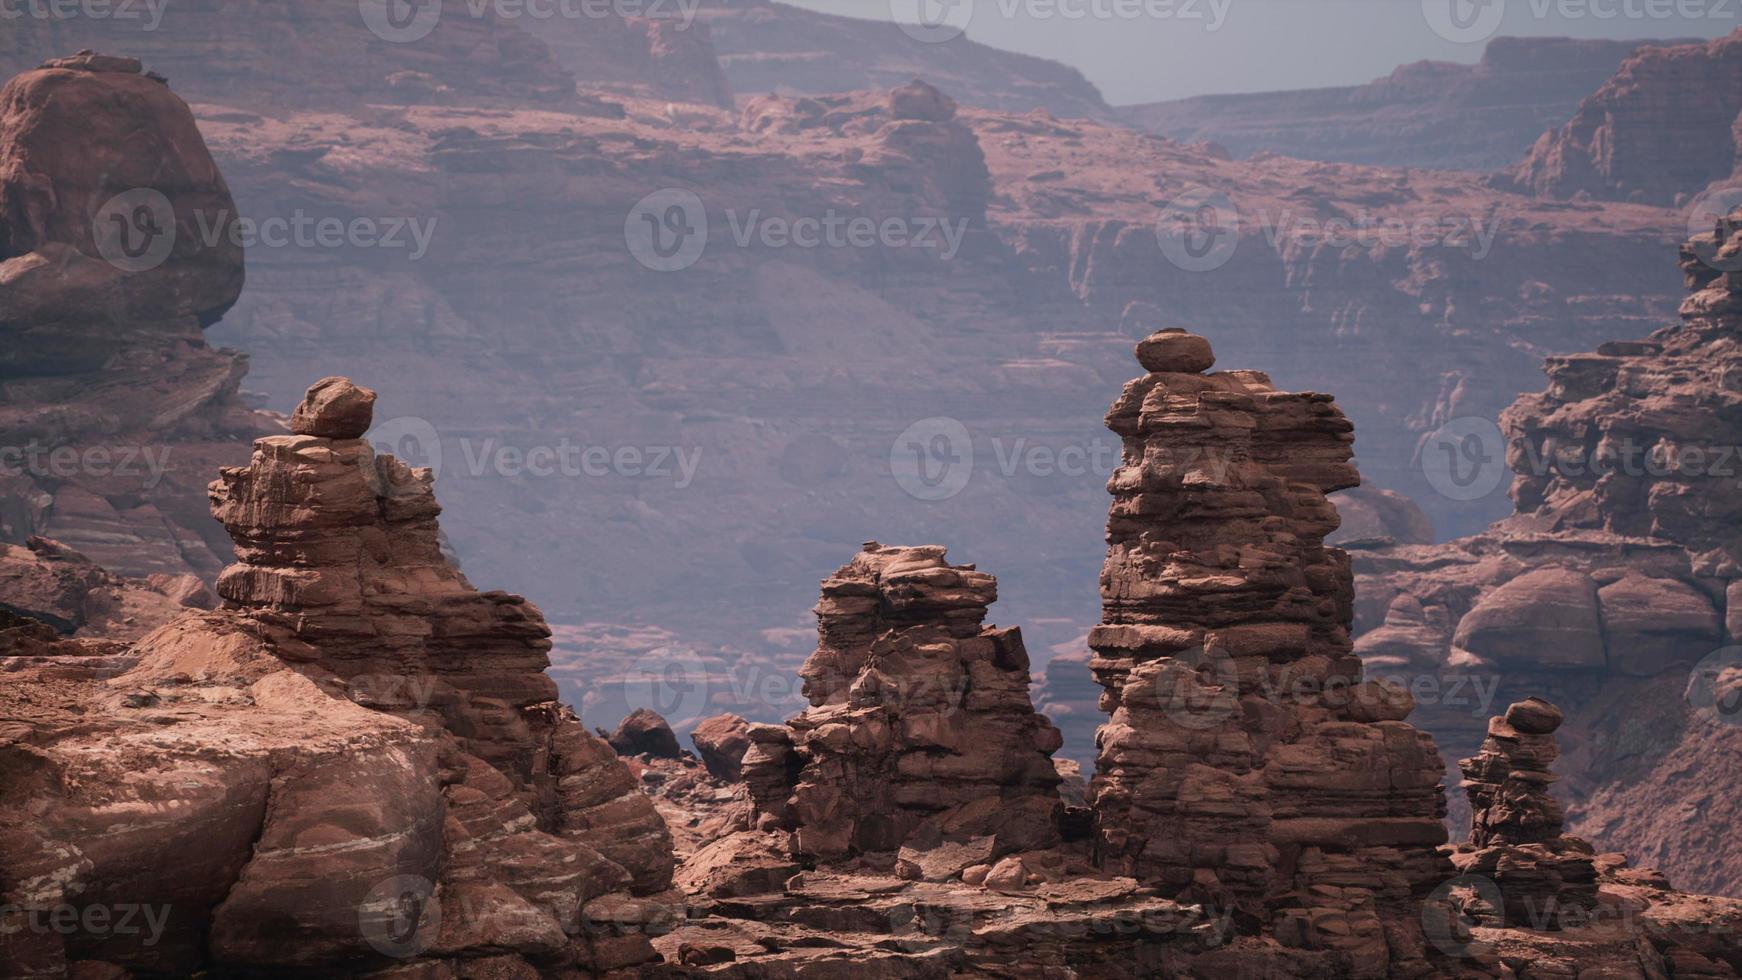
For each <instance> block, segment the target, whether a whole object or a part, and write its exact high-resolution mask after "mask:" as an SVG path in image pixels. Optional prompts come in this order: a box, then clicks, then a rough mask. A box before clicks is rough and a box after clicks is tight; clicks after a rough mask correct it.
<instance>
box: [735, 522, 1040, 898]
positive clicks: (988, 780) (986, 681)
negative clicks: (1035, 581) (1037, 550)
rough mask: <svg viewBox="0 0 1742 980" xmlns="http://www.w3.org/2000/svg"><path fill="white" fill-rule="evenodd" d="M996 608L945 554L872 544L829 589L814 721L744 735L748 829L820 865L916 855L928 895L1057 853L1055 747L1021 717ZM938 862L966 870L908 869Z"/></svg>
mask: <svg viewBox="0 0 1742 980" xmlns="http://www.w3.org/2000/svg"><path fill="white" fill-rule="evenodd" d="M997 597H998V584H997V581H996V580H995V579H994V578H993V577H992V576H990V575H988V574H986V573H985V572H981V571H978V570H976V569H975V568H974V566H972V565H951V564H949V563H948V562H947V561H945V560H944V549H943V548H939V547H919V548H898V547H884V546H882V545H879V544H877V543H875V542H873V543H871V544H867V545H866V546H865V550H864V551H863V552H861V553H860V554H859V555H857V556H855V557H854V559H853V560H852V561H851V562H850V563H848V564H847V565H845V566H843V567H842V568H841V569H840V571H838V572H836V573H835V575H834V576H833V577H831V578H829V579H828V580H826V581H824V582H823V590H822V602H821V603H820V604H819V605H818V606H817V622H818V626H817V633H818V643H817V649H816V652H815V653H813V654H812V655H811V658H810V660H809V661H807V662H806V663H805V666H804V669H803V670H802V671H801V672H800V673H801V676H802V677H803V678H804V692H805V696H806V697H807V698H808V699H809V700H810V703H811V707H810V708H808V709H806V710H805V711H804V712H802V713H801V714H800V715H798V717H796V718H794V719H792V721H791V722H790V724H789V727H788V729H786V730H784V731H769V730H768V727H771V726H765V727H764V728H762V729H752V730H751V731H750V738H751V741H752V742H753V743H754V746H755V748H753V750H752V754H750V755H748V756H746V757H745V760H744V768H745V778H746V780H747V781H748V782H749V784H750V786H751V788H752V795H753V798H754V800H755V803H756V806H757V809H758V813H759V816H758V820H757V825H758V826H760V827H782V828H784V829H787V830H791V831H793V832H794V834H795V837H796V846H797V849H798V851H799V852H800V853H801V854H804V855H806V856H807V857H809V858H812V859H817V860H839V859H842V858H848V857H852V856H854V855H859V854H874V853H884V854H888V853H892V852H896V851H900V852H902V856H903V859H904V860H907V859H908V855H909V853H910V852H911V853H912V854H913V855H915V856H916V857H915V858H914V859H913V868H914V871H913V874H914V876H915V877H925V878H928V879H930V878H933V877H934V876H938V875H941V876H943V877H950V876H953V875H955V874H959V873H960V872H961V871H962V870H963V869H965V868H967V867H969V866H970V865H974V864H983V863H988V862H990V861H991V860H992V859H993V858H996V857H1000V856H1002V855H1004V854H1008V853H1011V852H1015V851H1026V850H1041V849H1045V848H1047V847H1051V846H1053V845H1054V844H1056V843H1058V840H1059V819H1060V816H1061V811H1062V809H1063V804H1062V802H1061V801H1060V799H1059V795H1058V784H1059V776H1058V773H1057V771H1056V770H1055V769H1054V768H1053V765H1052V753H1053V752H1054V751H1056V750H1057V749H1058V747H1059V744H1060V739H1059V734H1058V730H1057V729H1056V728H1054V727H1053V726H1052V723H1051V722H1049V721H1047V720H1046V718H1045V717H1043V716H1041V715H1038V714H1036V713H1035V711H1034V705H1033V704H1032V703H1031V702H1030V701H1029V697H1028V684H1029V675H1028V670H1029V663H1028V652H1027V651H1026V650H1025V649H1024V648H1023V645H1022V633H1021V631H1020V630H1017V629H998V628H995V627H988V626H985V625H983V624H984V620H985V618H986V607H987V606H989V605H991V604H992V602H993V601H995V600H996V599H997ZM757 749H760V752H758V751H756V750H757ZM945 849H949V850H952V851H955V850H959V851H960V855H961V856H962V857H963V860H962V861H960V862H959V863H951V862H948V861H941V862H939V863H936V864H932V863H927V862H924V861H921V860H920V859H919V858H918V857H917V856H918V855H920V854H923V853H926V852H931V851H934V850H945ZM970 856H973V857H976V858H977V859H974V860H968V859H967V858H968V857H970ZM946 865H948V866H947V867H946ZM922 869H923V870H922Z"/></svg>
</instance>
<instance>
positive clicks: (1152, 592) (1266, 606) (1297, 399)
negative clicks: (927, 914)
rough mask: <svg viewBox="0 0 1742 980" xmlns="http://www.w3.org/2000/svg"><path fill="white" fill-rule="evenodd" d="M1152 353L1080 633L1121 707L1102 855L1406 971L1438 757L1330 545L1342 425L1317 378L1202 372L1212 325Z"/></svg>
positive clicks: (1108, 764)
mask: <svg viewBox="0 0 1742 980" xmlns="http://www.w3.org/2000/svg"><path fill="white" fill-rule="evenodd" d="M1138 350H1139V358H1140V359H1141V360H1142V361H1143V364H1144V366H1145V367H1146V368H1149V369H1150V373H1149V374H1147V375H1145V376H1143V377H1141V378H1139V379H1137V380H1135V381H1133V382H1131V383H1130V384H1128V385H1127V386H1126V388H1125V391H1124V393H1123V394H1122V395H1121V396H1120V397H1119V400H1118V401H1116V402H1115V403H1114V405H1113V409H1112V411H1111V412H1110V413H1109V414H1108V416H1107V424H1108V427H1109V428H1111V429H1112V430H1113V431H1114V432H1116V433H1118V434H1119V435H1120V437H1121V439H1122V440H1123V441H1124V446H1125V449H1124V459H1123V465H1122V466H1121V467H1120V468H1119V470H1118V472H1116V473H1115V474H1114V476H1113V479H1112V480H1111V481H1110V482H1109V484H1108V488H1109V490H1110V491H1111V492H1112V493H1113V496H1114V503H1113V507H1112V511H1111V516H1110V518H1109V520H1108V529H1107V539H1108V543H1109V549H1108V556H1107V566H1106V570H1105V571H1104V572H1103V573H1102V580H1101V584H1102V598H1103V609H1104V616H1103V621H1102V624H1101V625H1100V626H1098V627H1096V628H1095V629H1094V630H1093V631H1092V632H1091V633H1090V634H1089V643H1090V646H1092V647H1093V648H1094V650H1095V654H1096V656H1095V658H1094V659H1093V660H1092V661H1091V662H1090V667H1091V669H1092V670H1093V672H1094V674H1095V677H1096V680H1098V681H1099V682H1100V684H1101V685H1102V687H1103V688H1104V690H1105V693H1104V694H1103V695H1102V703H1103V705H1104V706H1105V707H1106V708H1108V709H1110V710H1111V711H1112V715H1113V717H1112V720H1111V723H1110V724H1108V725H1107V726H1106V727H1104V728H1103V729H1102V730H1101V733H1100V735H1099V737H1098V743H1099V746H1100V758H1099V760H1098V763H1097V766H1096V773H1095V778H1094V780H1093V781H1092V783H1091V784H1090V796H1089V799H1090V804H1091V806H1092V807H1093V808H1094V809H1095V823H1096V830H1097V835H1098V842H1099V851H1098V859H1099V861H1100V862H1101V863H1102V865H1103V866H1104V867H1106V868H1107V869H1108V870H1111V871H1114V872H1116V873H1120V874H1130V875H1133V876H1135V877H1137V878H1138V879H1140V880H1143V881H1149V882H1157V883H1160V884H1161V885H1163V886H1164V888H1165V889H1166V890H1168V891H1170V892H1172V893H1175V894H1179V895H1181V896H1183V897H1185V898H1187V899H1188V900H1192V901H1204V902H1207V903H1209V904H1212V905H1214V906H1216V907H1222V908H1233V909H1237V910H1238V912H1239V913H1240V914H1241V916H1242V919H1243V922H1244V924H1245V926H1246V927H1247V928H1249V929H1254V930H1258V929H1264V930H1272V931H1273V934H1274V936H1275V937H1276V939H1277V940H1278V941H1279V942H1281V943H1282V944H1284V945H1285V946H1289V947H1294V948H1299V949H1303V950H1309V951H1312V952H1313V953H1314V954H1316V955H1319V956H1322V957H1323V958H1324V962H1325V963H1326V964H1327V965H1329V964H1331V963H1335V964H1338V966H1339V967H1340V968H1342V969H1345V970H1348V971H1350V972H1351V973H1352V974H1360V975H1381V974H1383V973H1385V972H1386V970H1387V969H1390V968H1399V967H1397V964H1399V963H1400V962H1402V961H1409V960H1413V959H1416V958H1419V956H1420V950H1419V949H1418V948H1415V947H1412V945H1411V943H1410V942H1409V941H1407V940H1406V939H1404V938H1403V937H1404V935H1405V934H1407V932H1408V930H1409V929H1410V928H1413V926H1412V923H1413V921H1414V915H1413V906H1412V904H1411V902H1412V896H1414V895H1416V894H1418V893H1420V892H1421V891H1424V890H1425V889H1427V888H1431V887H1432V885H1433V884H1434V883H1435V882H1437V881H1439V880H1442V879H1443V877H1444V871H1445V865H1444V861H1443V859H1442V858H1440V857H1439V856H1438V855H1437V854H1436V852H1435V850H1434V848H1435V846H1436V845H1438V844H1440V843H1442V842H1443V841H1444V839H1445V831H1444V828H1443V827H1442V826H1441V823H1440V820H1441V818H1442V817H1443V816H1444V813H1445V802H1444V796H1443V793H1442V791H1441V789H1440V786H1439V777H1440V771H1441V768H1442V766H1441V763H1440V760H1439V756H1438V753H1437V751H1436V750H1435V748H1434V744H1433V742H1432V740H1431V739H1429V738H1428V737H1427V736H1426V735H1425V734H1423V733H1421V732H1417V731H1416V730H1414V729H1413V728H1411V727H1409V726H1408V725H1406V724H1404V723H1403V722H1402V719H1403V718H1404V717H1406V716H1407V715H1408V714H1409V711H1410V709H1411V706H1412V705H1411V702H1410V699H1409V695H1407V694H1406V693H1404V692H1402V691H1400V690H1394V689H1389V688H1385V687H1382V686H1380V685H1377V684H1372V683H1363V682H1362V681H1361V664H1360V661H1359V659H1357V658H1356V657H1355V656H1354V654H1353V653H1352V651H1351V648H1350V640H1349V632H1348V631H1349V626H1350V622H1351V619H1352V616H1353V610H1352V604H1353V583H1352V581H1351V579H1350V575H1349V566H1348V561H1347V558H1346V557H1345V556H1344V555H1343V553H1342V552H1340V551H1337V550H1335V549H1331V548H1327V547H1325V545H1324V543H1323V542H1324V538H1325V536H1326V535H1327V534H1329V533H1330V532H1331V531H1333V530H1335V529H1336V527H1337V520H1338V518H1337V512H1336V509H1335V508H1334V507H1333V506H1332V505H1331V504H1330V503H1329V502H1328V501H1327V500H1326V495H1327V494H1329V493H1331V492H1332V491H1335V490H1339V489H1344V488H1348V487H1353V486H1357V485H1358V484H1359V483H1360V477H1359V475H1358V474H1357V473H1356V472H1355V470H1354V467H1353V465H1352V464H1351V462H1350V457H1351V445H1352V442H1353V436H1352V427H1351V426H1350V425H1349V423H1348V421H1347V420H1346V419H1345V418H1344V417H1343V415H1342V413H1341V412H1339V411H1338V410H1337V409H1336V406H1335V405H1334V404H1333V403H1332V400H1331V398H1330V397H1329V396H1327V395H1318V394H1293V393H1289V392H1280V391H1277V390H1276V389H1275V388H1273V387H1272V386H1271V385H1270V383H1269V380H1268V379H1267V378H1266V377H1265V376H1264V375H1262V374H1260V373H1258V372H1255V371H1231V372H1222V373H1216V374H1208V375H1205V374H1201V373H1198V372H1199V371H1201V370H1203V369H1206V368H1208V367H1209V366H1210V364H1211V363H1212V362H1213V360H1214V359H1213V357H1210V356H1209V350H1208V345H1207V344H1206V343H1204V342H1203V341H1202V340H1201V338H1196V337H1191V336H1190V335H1187V334H1183V333H1171V334H1163V335H1160V336H1157V337H1152V338H1150V339H1149V340H1148V341H1145V342H1144V344H1143V345H1141V346H1140V347H1139V349H1138ZM1162 352H1165V354H1164V353H1162ZM1326 886H1329V887H1326Z"/></svg>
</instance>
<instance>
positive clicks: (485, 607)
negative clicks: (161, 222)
mask: <svg viewBox="0 0 1742 980" xmlns="http://www.w3.org/2000/svg"><path fill="white" fill-rule="evenodd" d="M373 401H374V394H373V392H370V391H368V390H366V389H362V388H359V387H357V386H355V385H353V384H351V383H350V382H349V381H347V380H345V379H341V378H329V379H326V380H324V381H322V382H320V383H319V384H317V385H316V386H315V387H314V388H313V389H311V390H310V392H309V394H308V396H307V398H306V400H305V402H304V404H303V406H302V408H301V409H299V411H298V412H297V415H296V417H295V419H294V420H293V428H294V429H296V430H297V431H296V433H295V434H291V435H284V436H270V437H267V438H263V439H260V440H258V441H257V442H256V444H255V448H254V456H253V459H252V461H251V462H250V464H249V465H248V466H247V467H236V468H230V469H226V470H224V471H223V473H222V474H221V477H220V479H219V480H218V481H216V482H215V483H213V484H212V486H211V498H212V508H213V512H214V514H215V515H216V516H217V517H218V518H219V520H221V521H222V522H223V523H224V524H225V526H226V527H227V528H228V529H229V531H230V533H231V534H232V535H233V537H234V540H235V549H236V555H237V558H238V559H239V561H238V563H237V564H235V565H232V566H231V567H230V568H228V569H227V570H226V571H225V572H224V574H223V575H222V576H221V577H220V580H219V584H218V593H219V595H220V596H222V597H223V599H224V600H225V604H224V607H223V608H221V609H219V610H216V611H213V612H206V613H190V614H188V615H185V616H183V617H181V618H179V619H176V620H175V621H173V622H171V623H169V624H168V625H166V626H164V627H162V628H160V629H158V630H156V631H155V632H153V633H152V634H151V635H149V636H147V637H145V638H144V639H142V640H141V641H139V642H138V643H137V644H135V645H133V646H132V647H131V648H130V649H129V650H127V651H126V653H125V656H126V659H127V660H128V661H129V665H128V667H127V669H125V670H124V671H121V672H119V673H118V676H113V677H109V678H108V679H106V680H105V679H101V677H102V675H101V674H99V673H98V672H96V671H92V670H86V671H82V672H80V671H78V670H76V669H69V668H66V667H54V668H49V667H31V666H28V665H27V666H25V667H23V668H22V669H20V670H18V671H16V672H15V673H14V674H13V675H12V677H13V679H12V680H10V681H9V684H10V685H12V686H13V688H14V690H15V691H17V692H19V693H20V694H21V695H22V701H20V702H19V703H16V704H9V705H7V717H9V718H14V717H16V718H18V719H19V721H17V722H12V723H9V724H8V726H7V727H6V728H5V730H4V739H3V741H0V771H4V772H6V773H7V774H8V775H7V778H6V780H5V787H6V789H5V792H4V794H3V795H0V840H3V841H4V845H0V848H3V849H0V867H3V868H4V871H3V873H0V886H3V887H4V888H5V894H4V896H3V897H4V903H5V905H6V908H7V909H8V911H9V914H11V915H13V917H14V918H17V917H19V916H28V915H33V914H40V913H41V912H42V910H45V909H46V910H50V911H52V910H54V909H57V908H61V907H67V908H74V909H78V910H83V909H86V908H89V907H91V906H93V905H97V906H102V907H105V908H114V907H118V906H121V905H129V906H143V907H147V908H157V907H159V906H162V907H165V908H166V916H167V918H166V920H165V921H164V925H163V928H162V929H161V930H159V932H158V933H157V934H153V935H151V936H149V941H146V940H147V938H148V937H147V936H145V935H144V934H132V935H120V934H114V933H107V932H96V933H93V932H92V931H91V930H89V929H85V930H79V931H75V932H69V933H66V934H65V935H63V934H61V933H57V932H54V931H44V930H40V929H32V928H23V929H18V930H13V929H8V930H7V933H8V935H7V937H6V943H5V944H4V949H3V951H0V961H3V963H4V969H5V971H6V972H7V973H8V975H29V976H36V975H43V976H59V975H64V974H65V972H66V971H67V970H68V969H69V967H70V965H71V964H74V963H77V964H79V965H80V969H98V968H107V969H114V968H121V969H127V970H135V971H147V972H162V973H176V974H186V973H194V972H199V971H202V970H217V971H227V972H233V971H246V970H248V969H258V968H264V967H267V966H271V967H275V968H288V969H293V970H298V971H301V972H303V973H305V974H320V973H331V972H336V971H341V970H345V971H357V970H363V969H369V968H374V969H380V968H383V967H385V966H387V965H390V964H392V963H393V962H394V961H395V960H401V961H404V960H422V961H432V962H433V961H449V962H458V961H460V960H466V961H468V962H475V961H476V958H477V957H480V956H484V957H494V958H495V959H496V960H497V961H498V963H499V966H498V968H500V969H506V970H514V969H518V970H521V971H523V972H524V971H527V970H531V969H533V968H534V966H536V968H538V969H540V970H546V971H550V970H560V969H564V968H578V969H581V970H583V971H607V970H611V969H617V968H621V967H626V966H630V965H633V964H635V963H638V962H644V961H646V960H648V959H650V958H653V957H654V955H655V954H654V952H653V949H652V947H651V946H650V945H649V938H650V935H651V933H652V932H653V931H656V928H655V926H654V925H652V924H653V923H656V922H658V921H662V920H663V919H664V918H665V917H666V916H667V913H666V912H665V911H664V910H663V909H662V908H661V907H660V906H658V905H656V904H653V903H651V902H648V901H646V900H645V899H644V898H642V897H641V896H649V895H654V894H656V893H658V892H660V891H662V890H664V889H665V888H666V887H667V886H668V885H669V884H670V882H671V876H672V870H673V858H672V854H671V842H670V836H669V834H668V833H667V831H666V828H665V825H664V823H663V821H662V820H661V819H660V817H659V816H658V814H657V813H656V812H655V811H654V808H653V804H652V802H651V801H650V800H649V799H647V798H646V797H645V796H643V795H641V794H640V793H639V792H638V791H637V788H636V782H635V778H634V777H633V775H632V774H631V773H630V771H629V770H628V769H627V768H626V767H625V766H624V764H623V763H622V762H620V761H619V760H618V759H617V758H616V756H615V755H614V754H613V753H612V751H611V749H610V748H609V746H607V745H606V744H605V743H604V742H603V740H601V739H598V738H595V737H594V736H592V735H589V734H588V733H587V732H586V731H585V730H584V729H583V728H582V726H581V723H580V721H579V719H577V718H576V717H575V716H574V714H573V713H572V712H570V711H569V710H568V709H567V708H565V707H564V706H562V705H561V704H560V703H558V702H557V701H556V696H555V684H554V683H553V682H552V681H551V680H550V679H549V678H548V677H546V676H545V675H544V673H543V669H544V667H545V666H546V664H547V660H546V657H545V652H546V651H547V650H548V648H549V630H548V629H547V628H546V626H545V624H544V620H543V618H542V616H541V615H540V614H539V612H538V610H537V609H535V608H534V607H532V606H531V605H530V604H529V603H527V602H526V601H525V600H524V599H522V598H520V597H518V596H512V595H507V594H504V593H480V592H478V591H476V590H475V589H473V588H472V587H471V585H470V584H469V583H468V582H467V581H466V580H465V578H464V577H462V576H461V575H460V574H459V573H458V572H456V571H455V570H454V569H453V568H452V566H451V565H449V564H448V562H447V560H446V559H445V558H444V557H443V556H442V554H441V551H440V548H439V546H438V544H437V533H438V532H437V525H436V516H437V514H438V513H439V512H440V508H439V507H438V506H437V505H436V503H435V498H434V496H433V493H432V491H431V486H430V484H431V476H430V473H429V472H428V471H427V470H413V469H411V468H409V467H407V466H406V465H405V464H404V463H401V462H400V461H398V460H396V459H394V458H393V457H391V456H387V455H377V454H376V453H375V452H374V451H373V450H372V448H371V447H370V446H369V444H368V443H366V442H364V441H363V440H362V439H360V438H359V436H360V435H361V434H362V432H363V431H364V430H366V429H367V428H368V426H369V424H370V406H371V405H372V404H373ZM315 432H319V433H325V434H324V435H314V434H310V433H315ZM80 705H90V706H97V707H98V708H99V710H98V711H96V712H94V713H92V714H91V715H89V716H87V715H85V714H84V713H83V711H82V709H81V708H80V707H79V706H80ZM15 711H16V712H18V713H17V714H14V712H15ZM87 784H90V785H102V786H103V787H104V791H103V793H102V794H101V795H100V796H99V797H92V796H90V795H88V794H87V793H86V792H85V791H84V790H83V789H82V788H81V787H83V786H85V785H87ZM166 793H167V794H168V795H166ZM166 803H168V804H170V805H165V804H166Z"/></svg>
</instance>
